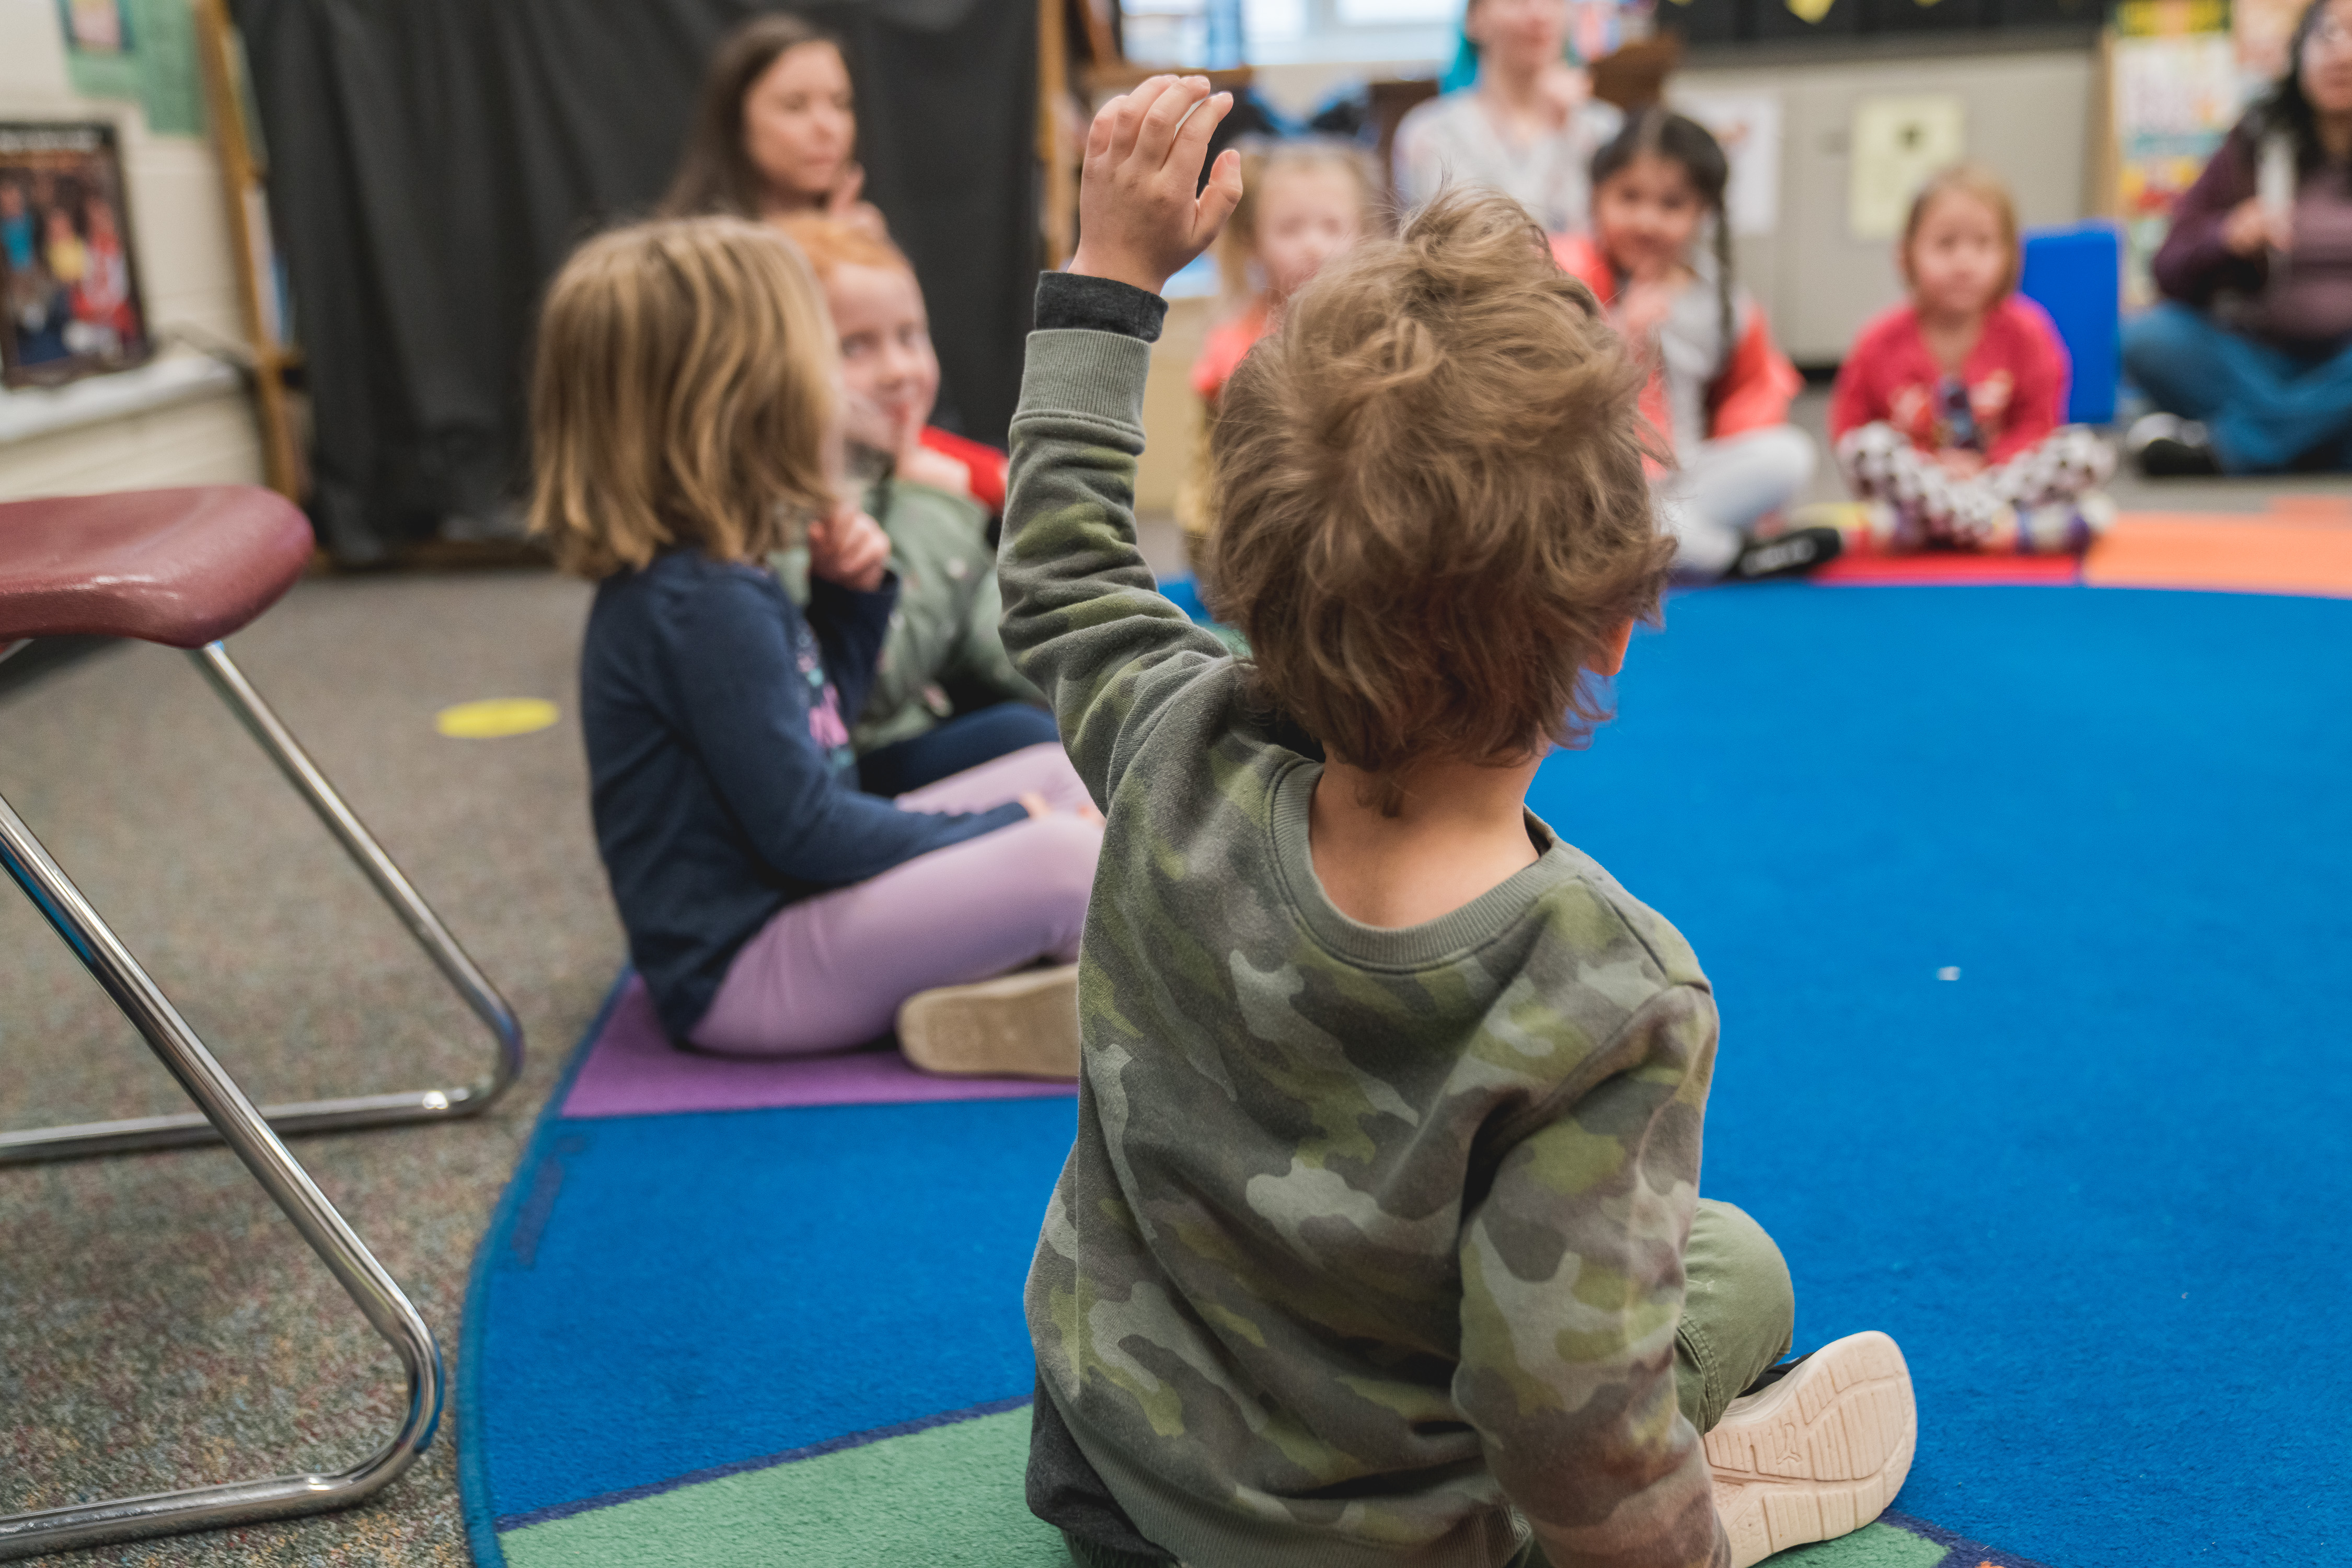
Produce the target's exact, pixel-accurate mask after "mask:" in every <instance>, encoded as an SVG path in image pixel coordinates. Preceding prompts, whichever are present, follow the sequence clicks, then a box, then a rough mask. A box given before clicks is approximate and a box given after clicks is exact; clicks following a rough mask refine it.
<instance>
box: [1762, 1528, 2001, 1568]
mask: <svg viewBox="0 0 2352 1568" xmlns="http://www.w3.org/2000/svg"><path fill="white" fill-rule="evenodd" d="M1948 1555H1950V1553H1949V1552H1948V1549H1947V1548H1945V1547H1941V1546H1938V1545H1937V1544H1936V1543H1935V1542H1932V1541H1925V1540H1922V1539H1921V1538H1919V1537H1918V1536H1916V1535H1914V1534H1912V1533H1911V1532H1910V1531H1907V1530H1897V1529H1895V1527H1894V1526H1893V1525H1891V1524H1865V1525H1864V1526H1863V1527H1862V1528H1861V1529H1860V1530H1857V1531H1854V1532H1853V1534H1852V1535H1841V1536H1839V1537H1838V1538H1837V1539H1836V1540H1835V1541H1824V1542H1821V1543H1820V1544H1818V1545H1815V1546H1797V1547H1791V1548H1790V1550H1788V1551H1786V1552H1775V1553H1773V1554H1772V1555H1771V1556H1770V1557H1769V1558H1767V1559H1765V1561H1766V1562H1768V1563H1771V1564H1772V1568H1936V1565H1937V1563H1941V1562H1943V1561H1944V1559H1945V1558H1946V1557H1947V1556H1948ZM1968 1568H1976V1564H1975V1563H1969V1565H1968Z"/></svg>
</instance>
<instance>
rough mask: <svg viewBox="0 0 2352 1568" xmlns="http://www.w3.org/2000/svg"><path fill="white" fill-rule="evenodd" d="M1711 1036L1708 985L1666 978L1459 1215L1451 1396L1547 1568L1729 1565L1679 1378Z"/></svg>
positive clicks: (1711, 1066)
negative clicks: (1678, 1337)
mask: <svg viewBox="0 0 2352 1568" xmlns="http://www.w3.org/2000/svg"><path fill="white" fill-rule="evenodd" d="M1561 1023H1562V1025H1563V1026H1566V1024H1567V1020H1565V1019H1563V1020H1561ZM1715 1044H1716V1014H1715V1004H1714V1001H1713V999H1712V998H1711V997H1710V996H1709V994H1707V992H1706V990H1705V989H1704V988H1703V987H1701V986H1696V985H1689V984H1682V985H1675V986H1672V987H1670V988H1668V989H1666V990H1664V991H1662V992H1660V993H1659V994H1657V995H1656V996H1654V998H1652V999H1651V1000H1650V1001H1649V1002H1648V1003H1647V1004H1646V1005H1643V1007H1642V1008H1641V1009H1640V1011H1638V1012H1636V1013H1635V1014H1634V1015H1633V1018H1632V1019H1631V1020H1630V1021H1628V1022H1627V1024H1626V1025H1625V1026H1624V1027H1623V1028H1622V1029H1621V1030H1620V1031H1619V1032H1618V1034H1617V1036H1616V1037H1615V1038H1614V1039H1613V1040H1612V1041H1611V1042H1610V1043H1609V1045H1608V1046H1607V1047H1604V1048H1603V1049H1601V1051H1599V1052H1597V1053H1595V1054H1594V1055H1593V1057H1592V1058H1591V1071H1590V1072H1588V1073H1583V1074H1580V1075H1579V1080H1578V1081H1579V1083H1580V1085H1587V1086H1590V1087H1588V1088H1585V1089H1583V1092H1581V1093H1580V1094H1577V1095H1576V1097H1575V1098H1574V1099H1573V1100H1572V1101H1568V1102H1565V1103H1562V1102H1560V1101H1557V1100H1556V1101H1555V1102H1554V1110H1553V1113H1552V1116H1551V1119H1550V1120H1549V1121H1546V1122H1545V1123H1544V1124H1542V1125H1541V1126H1539V1127H1538V1128H1537V1129H1536V1131H1533V1132H1531V1133H1529V1134H1528V1136H1527V1137H1525V1138H1523V1139H1521V1140H1520V1141H1519V1142H1517V1144H1516V1145H1514V1146H1513V1147H1512V1148H1511V1150H1510V1152H1508V1153H1507V1154H1506V1155H1505V1156H1504V1157H1503V1159H1502V1161H1501V1163H1500V1164H1499V1165H1498V1166H1497V1168H1496V1175H1495V1180H1494V1184H1493V1185H1492V1187H1491V1188H1490V1189H1489V1190H1488V1192H1487V1194H1486V1196H1485V1198H1484V1199H1483V1200H1482V1201H1480V1202H1479V1203H1478V1205H1477V1206H1476V1207H1475V1209H1473V1210H1472V1211H1471V1212H1470V1213H1469V1215H1467V1216H1466V1218H1467V1223H1466V1224H1465V1226H1464V1227H1463V1231H1462V1359H1461V1362H1460V1364H1459V1367H1458V1369H1457V1371H1456V1373H1455V1377H1454V1398H1455V1401H1456V1402H1457V1403H1458V1404H1459V1405H1461V1407H1462V1410H1463V1412H1464V1414H1465V1415H1466V1416H1467V1417H1468V1418H1469V1420H1470V1422H1471V1424H1472V1425H1473V1426H1475V1427H1476V1428H1477V1429H1478V1432H1479V1434H1480V1436H1481V1437H1482V1438H1483V1439H1484V1440H1485V1445H1486V1456H1487V1462H1488V1464H1489V1465H1490V1466H1491V1467H1492V1468H1493V1469H1494V1473H1495V1477H1496V1479H1497V1480H1498V1481H1500V1482H1501V1483H1502V1486H1503V1489H1504V1490H1505V1491H1506V1492H1507V1494H1509V1496H1510V1499H1511V1500H1512V1502H1513V1503H1515V1504H1516V1505H1517V1507H1518V1509H1519V1510H1520V1511H1521V1512H1522V1513H1523V1514H1525V1515H1526V1516H1527V1517H1528V1521H1529V1522H1530V1523H1531V1524H1532V1525H1534V1527H1535V1531H1536V1537H1537V1539H1538V1541H1539V1542H1541V1543H1542V1545H1543V1549H1544V1552H1545V1553H1546V1555H1547V1556H1548V1557H1549V1559H1550V1561H1551V1563H1552V1564H1553V1568H1709V1565H1717V1564H1728V1563H1729V1562H1730V1555H1729V1551H1730V1549H1729V1546H1728V1544H1727V1542H1726V1541H1725V1539H1724V1536H1723V1531H1722V1528H1721V1527H1720V1525H1718V1524H1717V1521H1716V1514H1715V1503H1714V1498H1713V1493H1712V1489H1711V1487H1710V1484H1709V1479H1708V1473H1707V1468H1706V1456H1705V1453H1704V1451H1703V1450H1702V1449H1701V1447H1699V1440H1698V1435H1697V1433H1696V1432H1695V1431H1693V1430H1692V1428H1691V1425H1690V1422H1689V1421H1688V1420H1686V1419H1685V1417H1684V1416H1683V1415H1682V1413H1681V1412H1680V1410H1679V1409H1678V1408H1677V1407H1676V1405H1675V1373H1674V1363H1675V1328H1676V1326H1677V1325H1678V1324H1679V1322H1680V1321H1681V1318H1682V1305H1683V1266H1682V1251H1683V1247H1684V1244H1685V1240H1686V1239H1687V1238H1688V1237H1689V1234H1690V1223H1691V1212H1692V1209H1693V1207H1694V1206H1695V1205H1696V1203H1697V1200H1698V1167H1699V1142H1700V1124H1701V1119H1702V1117H1703V1116H1704V1114H1705V1111H1706V1090H1707V1084H1708V1080H1709V1079H1710V1078H1711V1076H1712V1073H1713V1069H1714V1061H1715ZM1604 1074H1605V1075H1607V1076H1605V1077H1604V1076H1601V1075H1604ZM1571 1092H1572V1091H1571Z"/></svg>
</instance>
